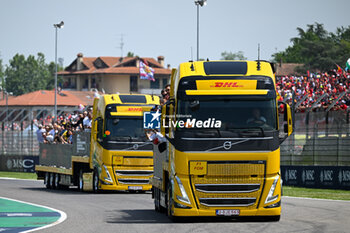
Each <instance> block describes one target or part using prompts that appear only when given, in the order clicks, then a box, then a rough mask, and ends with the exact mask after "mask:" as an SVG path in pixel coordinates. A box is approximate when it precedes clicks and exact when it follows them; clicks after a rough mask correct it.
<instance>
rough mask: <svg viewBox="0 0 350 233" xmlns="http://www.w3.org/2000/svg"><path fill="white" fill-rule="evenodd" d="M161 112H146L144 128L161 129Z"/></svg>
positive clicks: (144, 114)
mask: <svg viewBox="0 0 350 233" xmlns="http://www.w3.org/2000/svg"><path fill="white" fill-rule="evenodd" d="M160 115H161V114H160V112H159V111H157V112H144V113H143V128H144V129H160Z"/></svg>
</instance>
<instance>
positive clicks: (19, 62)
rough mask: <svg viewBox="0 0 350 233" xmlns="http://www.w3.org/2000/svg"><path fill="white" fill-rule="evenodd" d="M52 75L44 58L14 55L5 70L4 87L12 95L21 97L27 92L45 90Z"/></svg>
mask: <svg viewBox="0 0 350 233" xmlns="http://www.w3.org/2000/svg"><path fill="white" fill-rule="evenodd" d="M52 79H53V73H52V72H50V70H49V65H47V64H46V63H45V56H44V54H42V53H38V54H37V58H35V57H34V56H33V55H29V56H28V57H27V58H25V57H24V55H20V54H16V55H15V56H14V57H13V58H12V60H10V61H9V65H8V66H7V67H6V70H5V87H6V90H7V91H8V92H13V94H14V95H16V96H17V95H22V94H25V93H28V92H32V91H37V90H45V89H47V88H48V87H50V83H51V82H50V81H51V80H52Z"/></svg>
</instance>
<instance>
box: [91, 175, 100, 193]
mask: <svg viewBox="0 0 350 233" xmlns="http://www.w3.org/2000/svg"><path fill="white" fill-rule="evenodd" d="M99 185H100V179H99V177H98V172H97V170H94V178H93V182H92V189H93V191H94V193H98V192H99Z"/></svg>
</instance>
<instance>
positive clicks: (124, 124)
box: [105, 117, 146, 141]
mask: <svg viewBox="0 0 350 233" xmlns="http://www.w3.org/2000/svg"><path fill="white" fill-rule="evenodd" d="M106 132H107V133H105V134H106V138H107V141H113V140H115V141H145V140H146V136H145V133H144V131H143V121H142V118H141V117H133V118H130V117H128V118H123V117H109V118H107V121H106Z"/></svg>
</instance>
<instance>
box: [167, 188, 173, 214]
mask: <svg viewBox="0 0 350 233" xmlns="http://www.w3.org/2000/svg"><path fill="white" fill-rule="evenodd" d="M172 205H173V198H172V197H171V184H170V182H169V183H168V185H167V193H166V214H167V215H168V217H169V218H170V219H173V214H172V212H171V207H172Z"/></svg>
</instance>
